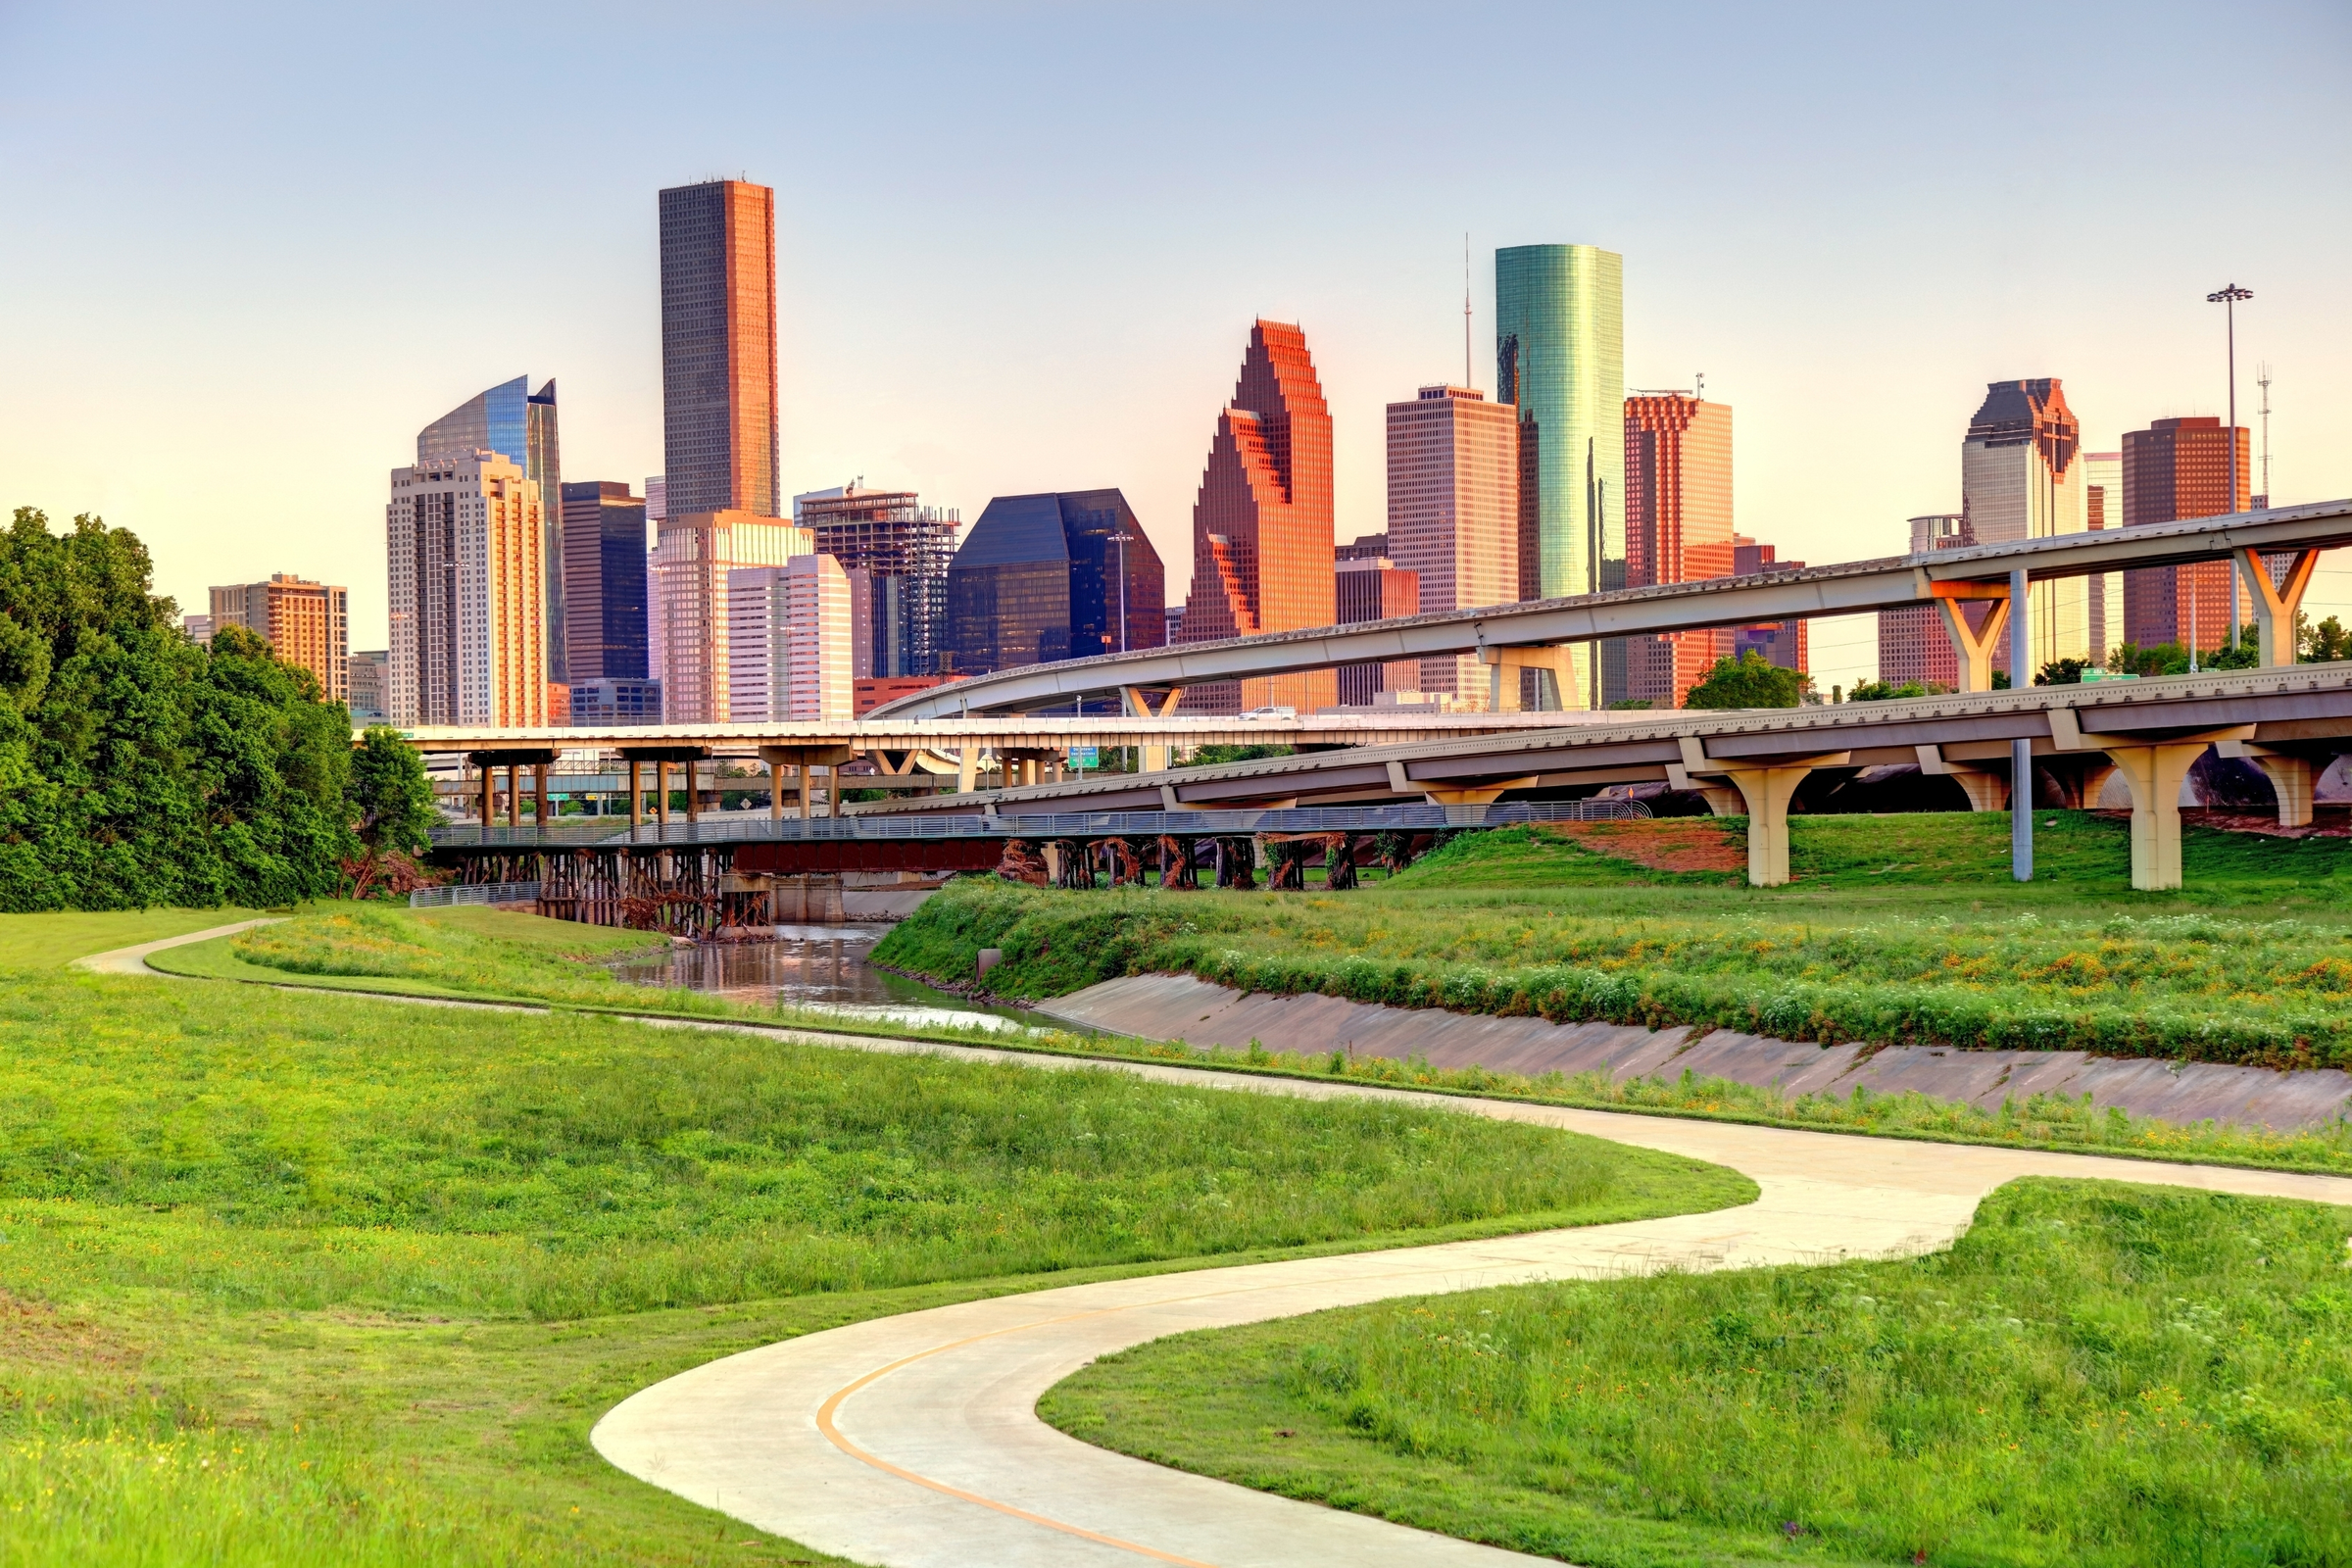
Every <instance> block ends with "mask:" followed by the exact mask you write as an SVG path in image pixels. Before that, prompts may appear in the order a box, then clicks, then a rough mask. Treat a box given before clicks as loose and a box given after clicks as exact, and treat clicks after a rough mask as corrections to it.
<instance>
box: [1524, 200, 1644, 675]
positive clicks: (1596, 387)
mask: <svg viewBox="0 0 2352 1568" xmlns="http://www.w3.org/2000/svg"><path fill="white" fill-rule="evenodd" d="M1495 386H1496V388H1497V389H1498V390H1497V397H1498V400H1499V401H1501V402H1503V403H1507V404H1510V405H1511V406H1513V407H1514V408H1516V409H1517V410H1518V412H1519V585H1520V586H1519V597H1520V598H1522V599H1557V598H1561V597H1563V596H1566V595H1569V594H1587V593H1598V592H1602V591H1604V590H1607V589H1611V588H1622V587H1624V586H1625V259H1624V258H1623V257H1622V256H1619V255H1618V254H1617V253H1616V252H1614V251H1604V250H1600V249H1598V248H1596V247H1594V246H1592V245H1515V246H1510V247H1507V248H1505V249H1502V250H1498V251H1496V252H1495ZM1570 658H1571V660H1572V662H1573V668H1574V671H1575V673H1574V675H1573V677H1572V679H1571V682H1570V684H1572V685H1574V686H1575V687H1576V688H1577V690H1575V691H1573V692H1562V693H1561V694H1560V697H1561V699H1562V701H1563V703H1564V704H1565V706H1567V707H1568V708H1571V709H1581V708H1587V707H1598V706H1600V705H1601V704H1602V703H1606V702H1609V701H1613V700H1614V699H1615V698H1617V697H1620V696H1622V695H1623V694H1624V681H1625V675H1624V663H1625V644H1624V641H1623V640H1622V639H1611V640H1610V641H1609V642H1607V643H1604V644H1603V645H1601V649H1600V658H1599V660H1598V661H1597V662H1595V661H1594V660H1593V651H1592V647H1591V645H1590V644H1583V643H1580V644H1577V645H1576V646H1575V648H1574V649H1573V650H1572V651H1571V654H1570Z"/></svg>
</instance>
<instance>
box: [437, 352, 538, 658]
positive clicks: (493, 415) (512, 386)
mask: <svg viewBox="0 0 2352 1568" xmlns="http://www.w3.org/2000/svg"><path fill="white" fill-rule="evenodd" d="M530 387H531V379H530V377H529V376H527V375H518V376H516V377H515V379H514V380H512V381H502V382H500V383H499V384H498V385H497V386H494V387H491V388H490V389H489V390H488V391H486V392H477V393H475V394H474V395H473V396H472V397H469V398H467V399H466V401H465V402H463V403H461V404H459V405H458V406H457V407H456V408H454V409H452V410H450V411H449V412H448V413H447V414H444V415H443V416H441V417H439V418H438V419H435V420H434V421H433V422H432V423H430V424H428V425H426V426H425V427H424V428H423V429H421V430H419V431H417V463H418V464H419V465H420V466H429V465H432V464H436V463H440V462H442V461H443V460H444V459H455V458H470V457H472V456H473V455H474V454H475V453H477V452H495V453H497V454H498V455H499V456H500V457H503V458H505V459H506V460H507V461H509V462H510V463H515V464H517V465H519V466H521V468H522V476H523V477H524V478H526V479H528V480H530V481H531V482H532V483H533V484H535V485H537V486H538V487H539V498H540V502H541V505H542V508H543V510H544V511H545V512H546V514H547V539H546V542H545V543H544V544H543V545H542V546H541V547H540V548H541V551H542V553H543V556H544V559H545V560H546V561H547V563H548V564H549V568H550V569H549V570H548V573H547V585H546V586H547V610H546V614H545V617H544V622H543V623H544V624H545V625H546V627H547V629H548V636H549V638H550V641H549V643H548V648H547V670H548V675H547V678H548V679H549V680H552V681H556V682H558V683H561V682H563V681H564V679H565V678H566V671H565V657H564V574H563V572H562V571H561V570H559V569H556V568H555V565H554V564H555V563H557V562H560V561H562V560H563V559H564V536H563V529H564V519H563V518H562V516H561V515H559V513H560V511H561V508H560V506H559V501H560V498H561V495H562V491H563V484H564V461H563V452H562V448H561V446H560V444H559V443H558V441H557V439H556V383H555V381H554V379H553V378H552V377H551V378H550V379H549V380H548V382H547V384H546V385H544V386H542V387H541V388H540V389H539V390H538V391H536V392H533V391H532V390H531V389H530Z"/></svg>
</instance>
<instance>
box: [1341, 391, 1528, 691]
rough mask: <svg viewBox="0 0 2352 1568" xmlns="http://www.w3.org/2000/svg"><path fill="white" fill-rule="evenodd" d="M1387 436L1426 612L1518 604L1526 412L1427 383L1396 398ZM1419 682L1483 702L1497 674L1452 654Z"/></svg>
mask: <svg viewBox="0 0 2352 1568" xmlns="http://www.w3.org/2000/svg"><path fill="white" fill-rule="evenodd" d="M1388 437H1389V536H1388V537H1389V553H1390V555H1391V556H1392V557H1394V558H1395V560H1396V563H1397V569H1398V570H1401V571H1409V572H1412V573H1414V574H1415V576H1416V579H1417V581H1418V584H1419V587H1418V594H1419V604H1420V611H1421V613H1430V614H1436V613H1441V612H1444V611H1448V610H1475V609H1477V608H1479V607H1480V606H1482V605H1506V604H1511V603H1513V602H1515V601H1516V600H1517V599H1518V597H1519V421H1518V417H1517V416H1516V415H1515V414H1514V413H1513V411H1512V410H1511V409H1510V408H1509V407H1508V406H1507V405H1505V404H1500V403H1489V402H1488V401H1487V400H1486V394H1484V393H1482V392H1475V391H1472V390H1471V389H1469V388H1467V387H1459V386H1425V387H1423V388H1421V390H1420V393H1419V395H1418V396H1416V397H1415V398H1414V399H1413V400H1412V401H1411V402H1409V403H1392V404H1390V405H1389V409H1388ZM1341 618H1342V619H1345V618H1346V616H1345V615H1343V616H1342V617H1341ZM1510 678H1511V679H1514V680H1515V679H1517V678H1518V676H1517V674H1516V672H1514V673H1513V674H1512V675H1511V677H1510ZM1412 684H1413V685H1414V686H1415V687H1417V688H1418V689H1419V690H1421V691H1424V692H1431V693H1435V694H1437V695H1440V696H1444V697H1450V698H1452V699H1454V700H1455V702H1456V703H1458V704H1460V705H1462V706H1464V707H1469V708H1478V709H1484V708H1485V707H1486V706H1487V697H1488V692H1489V688H1490V686H1491V684H1492V677H1491V675H1490V674H1489V672H1488V670H1487V667H1486V666H1485V665H1483V664H1481V663H1480V662H1478V661H1477V660H1476V659H1475V658H1465V657H1462V656H1460V655H1448V656H1446V657H1445V658H1442V659H1424V660H1422V661H1421V670H1420V674H1419V676H1418V677H1417V678H1416V679H1415V680H1414V681H1413V683H1412Z"/></svg>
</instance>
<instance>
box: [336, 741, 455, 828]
mask: <svg viewBox="0 0 2352 1568" xmlns="http://www.w3.org/2000/svg"><path fill="white" fill-rule="evenodd" d="M351 804H352V807H353V808H354V809H356V810H357V811H358V812H359V834H360V842H361V843H363V844H365V845H367V846H368V849H370V850H373V851H376V852H378V853H379V854H380V853H385V852H394V851H396V852H399V853H401V854H404V855H421V854H423V853H424V852H425V851H426V850H427V849H428V848H430V847H431V844H432V839H431V828H432V826H433V824H434V823H436V822H438V821H440V820H441V812H440V810H439V809H437V808H436V807H435V806H434V805H433V783H432V780H431V779H429V778H427V777H426V776H425V772H424V756H423V754H422V753H420V752H418V751H417V748H416V747H414V746H411V745H410V744H409V743H408V742H407V741H405V740H403V739H401V736H400V731H398V730H396V729H394V728H393V727H392V726H391V725H389V724H371V725H369V726H368V731H367V733H366V734H364V735H362V736H361V737H360V744H359V746H358V748H357V749H356V750H354V751H353V752H352V754H351Z"/></svg>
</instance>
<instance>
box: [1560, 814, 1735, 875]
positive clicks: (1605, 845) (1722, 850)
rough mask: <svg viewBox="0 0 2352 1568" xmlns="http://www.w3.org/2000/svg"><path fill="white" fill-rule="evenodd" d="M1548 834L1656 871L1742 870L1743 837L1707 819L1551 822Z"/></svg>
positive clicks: (1699, 817) (1684, 817) (1615, 858)
mask: <svg viewBox="0 0 2352 1568" xmlns="http://www.w3.org/2000/svg"><path fill="white" fill-rule="evenodd" d="M1544 829H1545V831H1547V832H1552V833H1557V834H1559V835H1561V836H1562V837H1564V838H1568V839H1573V840H1574V841H1575V842H1576V843H1577V844H1579V845H1580V846H1582V847H1583V848H1585V849H1588V850H1591V851H1592V852H1593V854H1595V855H1605V856H1607V857H1608V858H1611V859H1613V860H1631V861H1632V862H1633V863H1634V864H1636V865H1642V866H1647V867H1648V868H1649V869H1650V870H1652V871H1743V870H1745V869H1746V868H1747V839H1746V836H1745V835H1744V834H1741V833H1739V832H1736V831H1734V830H1733V829H1731V828H1728V827H1726V826H1724V825H1723V824H1722V823H1720V822H1717V821H1716V820H1715V819H1714V818H1712V817H1705V816H1669V817H1662V818H1651V819H1649V820H1646V821H1632V822H1547V823H1545V824H1544Z"/></svg>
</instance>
